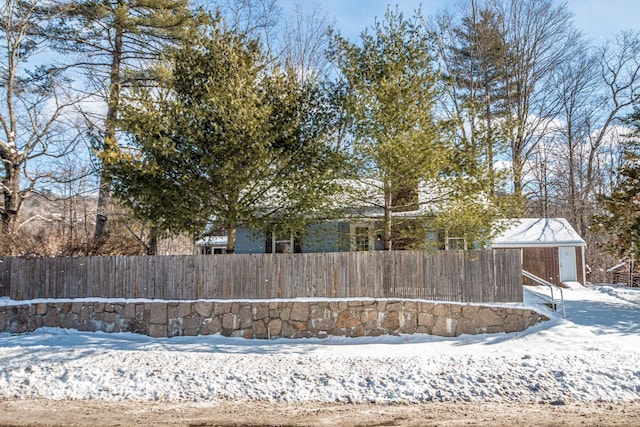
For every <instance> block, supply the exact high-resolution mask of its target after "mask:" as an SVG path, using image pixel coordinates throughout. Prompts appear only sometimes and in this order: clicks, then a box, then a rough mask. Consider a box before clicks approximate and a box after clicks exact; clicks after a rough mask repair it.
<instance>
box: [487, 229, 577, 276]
mask: <svg viewBox="0 0 640 427" xmlns="http://www.w3.org/2000/svg"><path fill="white" fill-rule="evenodd" d="M491 246H492V247H493V248H494V249H501V248H502V249H505V248H520V249H521V250H522V268H523V270H526V271H528V272H529V273H531V274H534V275H536V276H538V277H540V278H542V279H544V280H546V281H548V282H550V283H553V284H554V285H561V284H563V283H564V284H565V285H567V286H571V285H573V284H575V283H579V284H581V285H585V284H586V277H587V276H586V263H585V250H586V246H587V244H586V243H585V241H584V239H582V237H580V235H579V234H578V233H577V232H576V231H575V230H574V229H573V227H572V226H571V224H569V222H568V221H567V220H566V219H564V218H522V219H515V220H509V226H508V227H507V228H506V229H505V230H504V231H503V232H501V233H500V234H499V235H498V236H496V237H495V238H494V239H493V243H492V245H491ZM528 280H529V279H526V280H525V283H527V281H528Z"/></svg>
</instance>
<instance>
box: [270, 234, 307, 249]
mask: <svg viewBox="0 0 640 427" xmlns="http://www.w3.org/2000/svg"><path fill="white" fill-rule="evenodd" d="M294 252H296V253H297V252H301V250H300V243H299V242H298V241H297V240H296V239H295V237H294V236H293V234H291V233H279V232H273V233H268V234H267V242H266V245H265V253H268V254H270V253H274V254H292V253H294Z"/></svg>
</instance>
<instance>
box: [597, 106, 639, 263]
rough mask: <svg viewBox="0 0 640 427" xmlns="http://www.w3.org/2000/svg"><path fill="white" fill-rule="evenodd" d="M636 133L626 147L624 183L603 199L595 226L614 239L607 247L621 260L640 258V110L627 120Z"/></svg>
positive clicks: (622, 180)
mask: <svg viewBox="0 0 640 427" xmlns="http://www.w3.org/2000/svg"><path fill="white" fill-rule="evenodd" d="M627 124H629V125H631V126H632V127H633V132H632V134H631V135H630V139H628V140H627V141H626V143H625V145H624V151H623V154H622V155H623V164H622V166H621V167H620V170H619V172H620V180H619V182H618V184H617V186H616V187H615V188H614V190H613V191H612V192H611V195H610V196H604V195H603V196H600V203H601V206H602V207H603V208H604V211H605V212H604V213H603V214H602V215H599V216H596V217H595V218H594V223H595V224H599V225H600V226H602V227H604V228H605V230H607V231H608V233H609V234H610V235H611V236H612V238H611V239H610V240H609V241H608V242H606V243H605V244H604V248H605V249H606V250H608V251H609V252H610V253H611V254H613V255H615V256H619V257H621V256H622V257H623V256H628V255H631V254H633V255H634V257H635V259H640V209H639V208H638V205H639V204H640V140H639V139H638V138H640V110H638V109H636V111H635V112H634V113H633V114H631V115H630V116H629V117H628V118H627Z"/></svg>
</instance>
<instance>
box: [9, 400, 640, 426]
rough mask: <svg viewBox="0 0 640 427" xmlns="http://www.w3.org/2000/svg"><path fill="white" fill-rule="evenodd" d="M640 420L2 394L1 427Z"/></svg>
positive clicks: (473, 409)
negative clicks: (24, 397)
mask: <svg viewBox="0 0 640 427" xmlns="http://www.w3.org/2000/svg"><path fill="white" fill-rule="evenodd" d="M34 425H37V426H124V425H153V426H193V427H205V426H234V427H235V426H253V427H262V426H328V425H340V426H347V427H349V426H351V427H355V426H436V425H437V426H462V425H479V426H528V425H537V426H559V425H562V426H584V425H598V426H640V401H638V402H635V403H576V404H567V405H550V404H462V403H423V404H415V405H376V404H354V405H349V404H335V405H330V404H320V403H295V404H286V403H268V402H220V403H216V404H211V403H208V404H194V403H176V402H133V401H125V402H108V401H97V400H59V401H56V400H43V399H37V400H3V401H0V426H34Z"/></svg>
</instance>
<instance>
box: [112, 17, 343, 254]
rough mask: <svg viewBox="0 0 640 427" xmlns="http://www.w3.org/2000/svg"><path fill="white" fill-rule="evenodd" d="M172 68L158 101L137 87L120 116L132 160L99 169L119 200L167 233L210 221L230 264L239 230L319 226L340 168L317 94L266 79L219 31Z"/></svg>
mask: <svg viewBox="0 0 640 427" xmlns="http://www.w3.org/2000/svg"><path fill="white" fill-rule="evenodd" d="M172 61H173V67H172V75H171V77H170V78H169V79H168V80H167V81H166V82H165V83H164V85H163V90H162V91H159V90H156V89H153V90H149V89H148V88H140V89H139V90H138V91H136V93H135V94H134V96H133V97H132V99H131V100H129V102H128V103H127V105H126V107H125V109H124V111H123V122H122V124H123V129H124V130H125V131H126V132H127V135H128V141H129V143H130V147H129V150H127V152H126V153H124V154H125V155H122V156H118V157H115V158H106V157H105V158H104V159H103V162H104V165H105V170H106V171H107V172H108V173H109V176H111V177H112V180H113V181H112V182H113V186H114V190H115V193H116V195H118V196H119V197H121V198H122V200H124V201H125V203H127V204H128V205H129V206H131V208H132V209H133V211H134V212H135V213H136V214H137V215H138V216H140V217H141V218H144V219H147V220H148V221H150V222H151V223H152V224H154V225H155V226H157V227H159V228H161V229H163V230H169V231H191V232H194V233H197V232H201V231H202V230H204V228H205V226H206V225H207V223H208V222H210V221H214V223H215V225H216V226H217V227H218V228H220V229H223V230H224V231H225V232H226V233H227V236H228V239H227V252H229V253H232V252H234V251H235V235H236V229H237V227H239V226H250V227H253V228H260V227H267V226H268V225H272V224H274V223H275V224H277V226H278V227H279V228H280V229H285V230H287V231H290V232H296V231H299V230H301V229H303V228H304V227H303V224H304V223H306V221H308V220H309V215H310V214H313V215H314V216H316V217H317V216H321V214H320V212H321V210H322V209H323V208H325V207H327V205H326V204H324V202H325V201H326V197H328V196H329V195H330V194H331V192H332V189H333V188H334V185H333V184H332V182H333V181H332V180H331V178H332V177H333V174H334V173H335V171H337V170H339V159H340V156H339V155H338V153H337V152H336V150H335V149H334V148H333V147H332V146H331V143H330V142H329V140H328V138H327V136H328V135H329V134H330V131H331V129H330V126H329V123H330V120H329V119H330V118H331V117H332V112H331V111H332V108H331V102H330V98H329V97H328V96H327V95H326V93H325V92H324V91H323V90H322V88H320V87H318V86H317V85H301V84H300V83H299V82H298V81H297V80H296V77H295V72H294V71H292V70H287V69H284V70H280V71H278V70H276V71H275V72H270V71H268V68H267V66H266V64H267V62H268V61H267V58H266V57H265V55H263V53H262V52H261V50H260V47H259V44H258V43H257V42H256V41H253V40H247V39H246V38H245V37H243V36H242V35H239V34H235V33H233V32H230V31H226V30H225V29H224V28H223V27H222V26H221V25H219V24H218V25H215V24H214V25H213V26H212V27H211V28H210V29H208V31H207V35H205V36H202V37H199V38H195V39H194V40H192V43H189V44H188V45H186V46H184V47H183V48H182V49H179V50H175V51H174V53H173V55H172Z"/></svg>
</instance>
